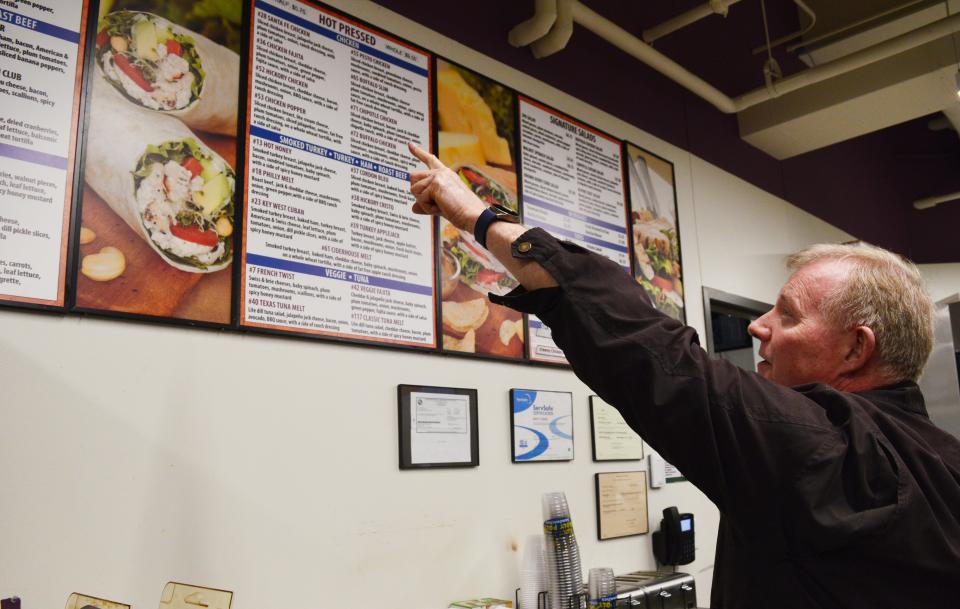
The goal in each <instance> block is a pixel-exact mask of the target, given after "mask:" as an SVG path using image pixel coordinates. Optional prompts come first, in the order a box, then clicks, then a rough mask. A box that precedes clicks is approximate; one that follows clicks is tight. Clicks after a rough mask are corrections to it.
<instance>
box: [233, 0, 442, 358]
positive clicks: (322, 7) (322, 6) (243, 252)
mask: <svg viewBox="0 0 960 609" xmlns="http://www.w3.org/2000/svg"><path fill="white" fill-rule="evenodd" d="M250 4H253V3H250ZM294 4H303V5H306V6H309V7H311V8H314V9H316V10H318V11H320V12H323V13H327V14H329V15H332V16H334V17H335V18H337V19H339V20H341V21H345V22H348V23H352V24H353V25H356V26H359V27H361V28H364V29H367V30H369V31H372V32H374V33H376V34H378V35H380V36H382V37H384V38H387V39H390V40H392V41H393V42H395V43H398V44H401V45H403V46H406V47H409V48H411V49H414V50H416V51H417V52H419V53H421V54H423V55H425V56H426V58H427V66H428V73H429V74H428V77H427V83H428V89H429V91H428V92H427V112H428V115H427V116H428V119H429V121H430V122H431V125H430V126H429V129H428V136H427V137H428V138H429V141H428V142H426V143H427V145H428V147H429V149H430V150H431V151H433V152H436V151H437V133H438V129H437V128H436V124H435V123H436V74H435V72H436V69H435V68H436V60H435V58H436V53H435V52H434V51H432V50H430V49H428V48H427V47H425V46H423V45H420V44H417V43H414V42H411V41H410V40H408V39H406V38H404V37H402V36H399V35H397V34H394V33H393V32H391V31H390V30H387V29H385V28H383V27H380V26H377V25H374V24H372V23H370V22H369V21H366V20H364V19H360V18H359V17H355V16H354V15H353V14H352V13H350V12H348V11H346V10H344V9H341V8H337V7H334V6H332V5H330V4H327V3H325V2H322V1H320V0H295V2H294ZM255 8H256V7H254V8H253V9H250V14H249V17H248V36H247V40H248V45H249V47H248V59H247V61H248V62H249V63H248V64H247V66H246V67H247V68H248V73H249V70H252V69H253V57H254V49H253V44H254V43H253V39H254V32H255V26H256V12H255ZM243 85H244V87H245V88H244V89H243V90H242V91H241V97H242V98H244V100H245V106H246V107H245V108H244V111H245V113H246V114H245V115H244V118H245V119H246V124H245V125H243V126H242V128H241V130H240V132H239V134H238V138H239V139H241V140H242V141H243V143H244V144H245V146H246V148H247V154H248V156H252V153H250V140H251V137H252V136H251V132H250V127H251V116H252V108H253V93H254V91H253V83H252V79H250V78H248V79H247V80H246V81H245V82H244V83H243ZM247 162H248V167H247V168H245V169H247V170H249V169H250V168H251V166H252V163H250V161H249V159H248V161H247ZM250 181H251V180H250V179H249V177H245V179H244V184H243V187H242V189H243V193H244V200H245V201H248V200H249V198H250ZM247 211H248V207H247V205H244V207H243V211H242V214H241V216H242V217H241V218H240V219H239V220H238V222H239V224H238V225H239V226H243V227H244V228H243V230H242V234H241V235H239V237H238V241H237V248H238V250H237V253H238V257H239V258H240V259H241V261H242V262H244V263H245V261H246V258H247V254H248V252H247V241H248V239H247V228H246V226H247V225H246V223H245V220H246V214H247ZM430 222H431V226H430V228H429V230H428V234H429V235H430V238H429V243H424V245H427V246H428V247H431V248H433V250H434V251H433V252H432V254H431V255H430V256H429V259H430V260H431V261H432V263H433V265H434V267H435V266H436V260H437V256H438V251H437V243H436V238H435V235H436V232H437V221H436V219H435V218H431V219H430ZM245 273H246V269H245V268H240V269H238V270H237V277H239V278H240V283H239V284H237V283H236V282H235V283H234V290H235V295H234V312H235V315H234V319H235V324H236V326H237V329H239V330H240V331H241V332H245V333H251V334H265V335H274V336H284V337H295V338H301V339H306V340H312V341H320V342H327V343H334V344H336V343H340V344H348V345H356V346H373V347H380V348H387V349H393V350H400V351H406V352H421V353H439V352H440V350H441V338H440V334H438V330H437V328H438V327H439V317H438V315H439V304H438V302H437V294H438V289H439V285H438V284H437V278H438V277H439V273H438V272H437V269H436V268H433V269H431V271H430V277H431V279H432V281H433V303H432V304H431V311H432V313H433V315H434V323H433V325H432V330H433V339H434V341H433V344H432V345H428V344H408V343H407V342H405V341H399V340H392V339H386V338H375V337H366V336H352V335H349V334H347V333H343V332H334V331H323V330H312V329H298V328H293V327H285V326H282V325H275V324H271V323H266V322H255V321H251V320H249V319H248V318H247V314H246V311H245V309H244V307H245V306H246V293H245V290H246V284H247V282H248V276H247V275H246V274H245Z"/></svg>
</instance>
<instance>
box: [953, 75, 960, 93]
mask: <svg viewBox="0 0 960 609" xmlns="http://www.w3.org/2000/svg"><path fill="white" fill-rule="evenodd" d="M954 78H956V81H957V97H960V70H957V74H956V76H955V77H954Z"/></svg>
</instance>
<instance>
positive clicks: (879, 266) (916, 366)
mask: <svg viewBox="0 0 960 609" xmlns="http://www.w3.org/2000/svg"><path fill="white" fill-rule="evenodd" d="M821 260H838V261H841V262H845V263H848V264H849V265H850V272H849V274H848V276H847V280H846V283H845V284H844V285H842V286H840V287H839V288H837V289H835V290H834V291H833V292H832V293H830V294H827V295H826V296H824V298H823V301H822V302H821V304H820V313H821V314H822V315H823V316H824V317H825V318H826V319H827V320H828V321H830V322H831V323H834V324H836V325H837V327H840V328H852V327H854V326H867V327H869V328H870V329H871V330H873V334H874V336H875V337H876V341H877V346H876V353H877V357H878V359H879V362H880V364H881V370H882V371H883V372H885V373H886V374H888V375H889V376H891V377H892V380H894V381H902V380H911V381H916V380H917V379H918V378H919V377H920V373H921V372H923V366H924V365H925V364H926V363H927V358H928V357H929V356H930V351H931V350H932V349H933V320H934V308H933V302H932V301H931V300H930V296H929V295H928V294H927V290H926V287H925V285H924V281H923V276H922V275H921V274H920V270H919V269H918V268H917V266H916V265H915V264H913V263H912V262H910V261H909V260H906V259H904V258H901V257H900V256H898V255H896V254H894V253H893V252H889V251H887V250H885V249H882V248H879V247H876V246H875V245H870V244H868V243H864V242H854V243H848V244H843V245H836V244H819V245H814V246H811V247H808V248H807V249H805V250H803V251H800V252H797V253H796V254H793V255H792V256H790V257H789V258H788V259H787V268H788V269H789V270H790V271H793V272H795V271H798V270H800V269H801V268H803V267H805V266H807V265H809V264H812V263H814V262H819V261H821Z"/></svg>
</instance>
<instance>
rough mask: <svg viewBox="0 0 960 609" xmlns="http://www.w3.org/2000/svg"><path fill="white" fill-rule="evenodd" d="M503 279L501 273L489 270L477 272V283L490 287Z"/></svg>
mask: <svg viewBox="0 0 960 609" xmlns="http://www.w3.org/2000/svg"><path fill="white" fill-rule="evenodd" d="M501 279H503V273H499V272H497V271H491V270H490V269H480V270H479V271H477V281H478V282H479V283H482V284H485V285H490V284H493V283H496V282H498V281H500V280H501Z"/></svg>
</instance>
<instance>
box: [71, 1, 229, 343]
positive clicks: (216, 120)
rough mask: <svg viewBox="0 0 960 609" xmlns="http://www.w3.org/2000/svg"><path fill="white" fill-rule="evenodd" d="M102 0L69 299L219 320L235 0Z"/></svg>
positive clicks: (101, 307) (224, 290)
mask: <svg viewBox="0 0 960 609" xmlns="http://www.w3.org/2000/svg"><path fill="white" fill-rule="evenodd" d="M208 4H209V3H196V2H191V1H188V0H171V1H160V0H103V1H102V2H101V3H100V12H99V15H98V23H97V34H96V40H95V45H94V51H93V54H92V65H91V66H90V68H89V74H88V79H89V87H88V93H87V95H88V98H87V106H88V123H87V131H86V133H87V135H86V141H85V144H84V145H85V153H86V154H85V159H86V161H85V165H84V169H83V181H84V186H83V192H82V198H81V203H80V234H79V240H78V241H79V248H80V249H79V255H78V256H77V259H78V263H77V267H78V273H77V277H76V306H77V307H78V308H81V309H85V310H94V311H111V312H120V313H132V314H138V315H146V316H154V317H167V318H175V319H182V320H189V321H199V322H209V323H214V324H227V323H230V319H231V287H232V273H231V267H232V262H233V259H234V251H235V249H236V246H235V239H236V236H235V234H234V213H235V211H236V209H237V205H238V201H237V196H238V192H237V191H238V186H237V176H236V170H235V167H236V161H237V158H236V157H237V109H238V107H239V104H238V100H239V94H240V91H239V87H240V54H239V53H240V45H241V40H242V33H243V31H242V23H241V22H242V13H243V10H242V3H241V0H224V1H221V2H217V3H215V4H213V5H211V6H207V5H208Z"/></svg>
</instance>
